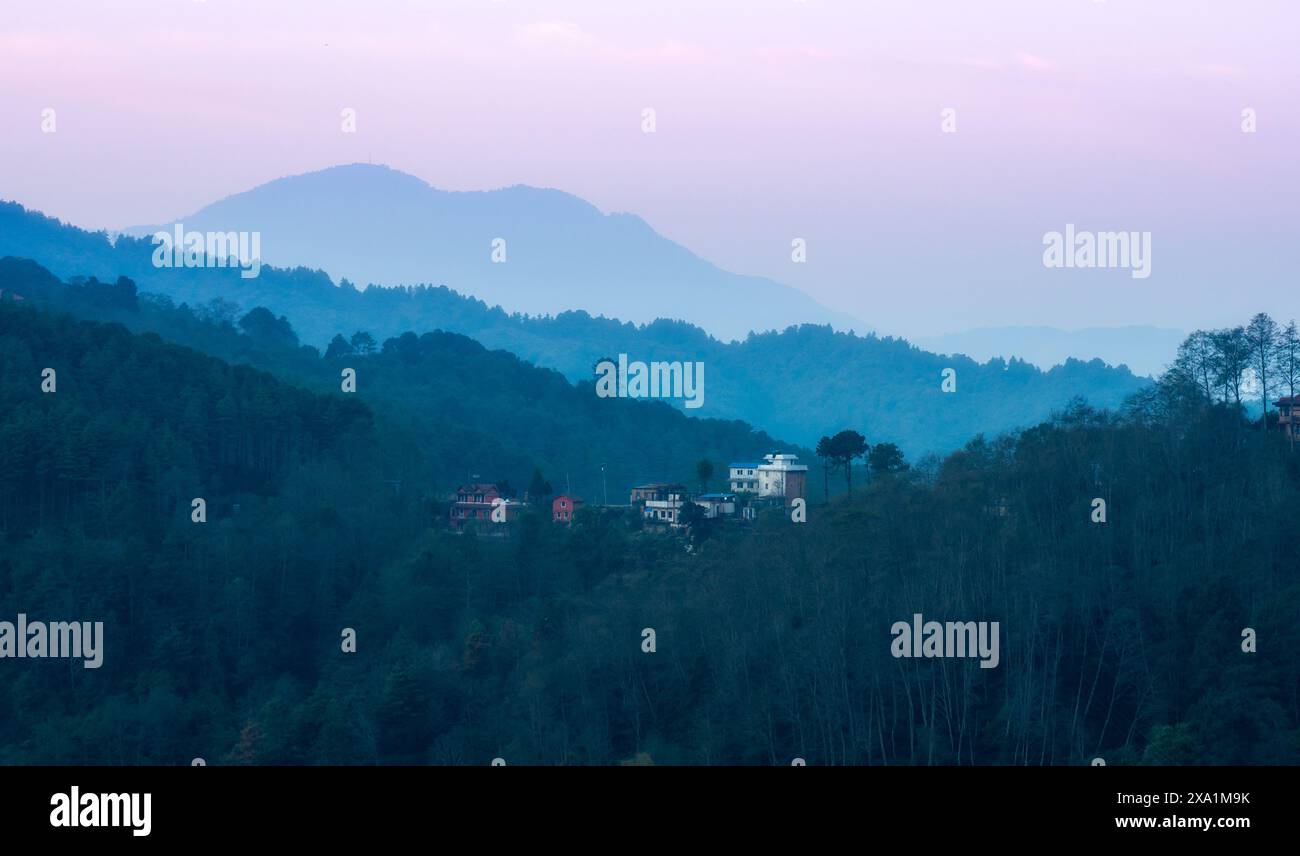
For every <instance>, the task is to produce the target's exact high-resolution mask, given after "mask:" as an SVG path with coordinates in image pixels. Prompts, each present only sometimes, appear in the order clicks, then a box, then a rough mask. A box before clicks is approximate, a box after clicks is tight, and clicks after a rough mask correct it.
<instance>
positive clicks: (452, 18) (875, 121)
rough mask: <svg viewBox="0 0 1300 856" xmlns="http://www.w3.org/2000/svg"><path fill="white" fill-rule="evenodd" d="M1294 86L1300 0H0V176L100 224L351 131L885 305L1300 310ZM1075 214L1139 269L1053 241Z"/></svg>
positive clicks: (334, 146)
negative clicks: (1100, 261) (1058, 258)
mask: <svg viewBox="0 0 1300 856" xmlns="http://www.w3.org/2000/svg"><path fill="white" fill-rule="evenodd" d="M1298 96H1300V4H1296V3H1295V2H1294V0H1289V2H1282V0H1277V2H1266V1H1265V0H1222V2H1220V1H1219V0H1213V2H1212V0H1107V2H1094V0H980V2H976V0H745V2H738V1H737V0H713V1H712V2H710V0H654V2H643V0H616V1H615V0H536V2H528V0H447V2H431V1H430V0H425V2H414V0H410V2H397V0H366V2H329V0H309V1H308V0H275V2H265V0H198V2H196V0H147V1H146V0H118V2H109V1H108V0H103V2H91V0H80V2H71V0H39V2H26V0H0V199H14V200H17V201H19V202H21V203H23V204H24V205H27V206H28V207H31V208H36V209H38V210H41V211H44V212H45V213H47V214H50V215H52V216H56V217H59V218H60V219H63V220H66V221H69V222H72V223H75V224H77V225H79V226H84V227H87V228H107V229H115V228H121V227H125V226H129V225H134V224H138V223H153V222H164V221H167V220H171V219H174V218H177V217H181V216H184V215H185V214H187V213H192V212H194V211H196V210H198V209H199V208H201V207H203V206H204V205H206V204H208V203H210V202H213V201H215V200H217V199H220V198H222V197H224V196H228V195H230V194H232V193H236V192H239V191H242V190H246V189H249V188H251V187H254V186H256V185H258V184H261V183H263V182H266V181H269V180H272V179H274V178H278V177H281V176H285V175H292V174H297V173H302V172H307V171H311V170H316V169H321V168H324V167H327V166H331V165H334V164H340V163H351V162H357V161H362V162H364V161H372V162H374V163H383V164H387V165H389V166H392V167H394V168H396V169H400V170H403V171H406V172H409V173H412V174H414V175H417V176H419V177H420V178H422V179H424V180H425V181H427V182H429V183H430V184H432V185H434V186H436V187H440V188H444V189H449V190H476V189H488V188H496V187H504V186H509V185H513V184H520V183H522V184H531V185H535V186H541V187H555V188H559V189H562V190H565V191H568V192H570V193H574V194H576V195H578V196H581V197H583V198H585V199H587V200H588V201H590V202H592V203H593V204H595V205H596V206H597V207H599V208H601V209H602V210H604V211H629V212H632V213H635V214H638V215H639V216H641V217H643V218H644V219H645V220H646V221H647V222H648V223H650V225H651V226H653V227H654V228H655V229H656V230H658V231H659V232H660V233H662V234H664V235H665V236H667V237H669V238H671V239H673V240H675V241H678V242H680V243H682V244H684V245H685V246H687V247H689V248H690V249H691V250H693V251H695V252H696V253H698V254H700V255H702V256H704V257H705V258H708V259H710V260H711V261H713V262H715V263H717V264H718V265H720V266H721V267H724V268H726V269H729V270H733V271H736V272H740V273H747V274H759V275H765V276H770V277H772V278H773V279H776V280H778V281H781V282H785V283H788V284H790V285H794V286H797V287H799V288H801V289H803V290H804V291H806V292H808V293H809V294H810V295H812V296H813V297H814V298H816V299H817V300H819V301H821V302H822V303H823V304H825V305H827V306H829V307H831V308H834V309H837V310H840V311H842V312H846V313H849V314H851V315H853V316H855V317H857V318H860V319H863V320H864V321H865V322H866V325H867V326H869V327H872V328H875V329H877V330H879V331H880V332H882V333H895V334H901V335H908V336H932V335H938V334H942V333H948V332H955V331H960V330H965V329H969V328H973V327H980V326H986V325H989V326H1004V325H1052V326H1058V327H1065V328H1079V327H1087V326H1111V325H1127V324H1154V325H1157V326H1161V327H1174V328H1179V329H1185V330H1186V329H1192V328H1195V327H1207V326H1222V325H1225V324H1229V323H1240V322H1242V321H1244V320H1245V319H1246V318H1248V317H1249V315H1251V314H1253V313H1254V312H1257V311H1260V310H1267V311H1270V312H1272V313H1273V314H1275V315H1277V316H1279V317H1281V318H1284V319H1285V318H1290V317H1293V316H1296V315H1300V289H1298V288H1297V277H1296V269H1295V266H1294V262H1293V260H1294V257H1295V249H1294V248H1295V247H1296V245H1297V241H1296V240H1295V237H1294V235H1295V230H1296V228H1297V224H1298V223H1300V218H1298V217H1297V214H1300V202H1298V201H1297V200H1298V198H1300V196H1298V194H1297V190H1298V189H1300V187H1298V185H1300V182H1298V181H1297V179H1298V177H1300V168H1298V167H1297V155H1298V153H1300V97H1298ZM646 108H650V109H653V110H654V116H655V127H654V131H653V133H646V132H645V131H644V130H643V111H644V110H645V109H646ZM47 109H53V110H54V111H55V114H54V115H55V122H56V125H55V131H54V133H47V132H45V130H43V127H42V122H43V111H45V110H47ZM344 109H352V110H355V111H356V114H355V115H356V132H355V133H344V132H343V130H342V123H341V118H340V117H341V111H342V110H344ZM946 110H951V111H953V112H951V113H948V114H945V112H944V111H946ZM1246 110H1250V111H1253V113H1252V115H1253V117H1254V131H1253V132H1252V133H1246V132H1244V131H1243V122H1244V121H1245V120H1244V119H1243V111H1246ZM945 115H947V116H948V117H950V119H951V120H953V121H955V125H954V124H953V123H952V121H949V123H948V126H947V127H948V129H949V130H947V131H946V130H945V125H944V120H945ZM954 127H955V131H952V130H951V129H952V128H954ZM1066 224H1073V225H1074V227H1075V228H1076V229H1077V230H1082V231H1094V232H1108V231H1133V232H1139V233H1142V232H1150V233H1151V273H1150V276H1148V277H1146V278H1141V279H1139V278H1134V277H1133V276H1131V273H1130V271H1128V270H1122V269H1106V270H1103V269H1051V268H1047V267H1045V266H1044V264H1043V251H1044V244H1043V236H1044V234H1045V233H1047V232H1051V231H1064V230H1065V228H1066ZM796 238H799V239H803V241H805V242H806V247H807V250H806V261H804V262H796V261H794V260H793V259H792V257H791V255H792V251H791V246H792V243H791V242H792V241H793V240H794V239H796ZM449 285H451V286H452V287H454V286H455V284H454V283H449ZM665 310H666V313H667V312H668V311H670V310H671V307H666V308H665Z"/></svg>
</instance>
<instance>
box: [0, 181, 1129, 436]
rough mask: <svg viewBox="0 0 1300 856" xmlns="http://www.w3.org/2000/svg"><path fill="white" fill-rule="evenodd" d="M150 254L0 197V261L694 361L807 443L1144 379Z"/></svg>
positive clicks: (223, 304)
mask: <svg viewBox="0 0 1300 856" xmlns="http://www.w3.org/2000/svg"><path fill="white" fill-rule="evenodd" d="M186 225H187V228H189V225H188V224H186ZM153 251H154V248H153V245H152V242H151V241H150V240H149V239H148V238H133V237H131V236H129V235H122V236H119V237H118V238H117V240H116V242H110V241H109V239H108V236H107V235H105V234H103V233H91V232H86V231H84V230H81V229H78V228H76V227H73V226H68V225H66V224H63V223H60V222H59V221H57V220H54V219H52V218H49V217H45V216H43V215H40V214H37V213H35V212H29V211H26V210H25V209H23V208H22V207H21V206H19V205H16V204H12V203H0V257H3V256H6V255H12V256H16V257H21V258H28V259H33V260H35V261H37V262H39V263H40V264H42V265H44V266H45V267H47V268H48V269H50V270H51V271H53V272H54V273H55V274H57V275H58V276H59V277H61V278H64V279H69V278H73V277H78V276H83V277H84V276H95V277H98V278H99V279H100V280H103V281H106V282H113V281H115V280H116V279H117V277H118V276H121V275H125V276H127V277H130V278H132V279H133V280H134V281H135V283H136V285H137V287H138V288H139V290H140V291H141V292H142V293H145V294H155V295H162V296H164V297H165V298H166V299H167V300H169V301H172V302H174V303H177V304H180V303H188V304H189V305H190V306H193V307H199V308H201V309H203V310H204V311H205V312H207V313H208V314H209V315H212V316H218V317H231V318H234V317H238V316H240V315H242V314H244V313H247V312H248V311H249V310H252V309H254V308H255V307H259V306H260V307H266V308H267V309H269V310H271V311H272V312H273V313H275V314H276V315H284V316H285V317H286V318H287V319H288V321H289V323H291V324H292V326H293V329H294V330H295V331H296V332H297V334H298V335H299V337H300V338H301V340H302V341H303V342H304V343H306V344H309V345H312V346H314V347H316V348H318V349H321V350H324V349H325V347H326V345H327V344H328V343H329V341H330V340H331V339H332V338H333V337H334V336H335V335H339V334H341V335H342V336H343V337H344V338H348V337H350V336H351V335H352V334H353V333H354V332H356V331H359V330H360V331H365V332H368V333H370V334H371V335H372V336H373V337H374V338H375V339H376V340H378V341H380V342H383V341H384V340H386V339H388V338H390V337H397V336H400V335H402V334H403V333H406V332H408V331H409V332H414V333H417V334H422V333H426V332H430V331H434V330H442V331H445V332H449V333H458V334H461V335H464V336H468V337H470V338H472V339H474V340H476V341H478V342H480V343H481V344H483V345H484V346H486V347H488V348H497V349H501V350H505V351H509V352H510V353H512V354H514V355H516V356H518V357H520V358H521V359H524V360H528V361H529V362H532V363H534V364H535V365H539V366H544V367H547V368H553V369H556V370H558V371H560V372H561V373H563V374H564V375H565V377H566V378H568V380H569V381H570V382H574V383H576V382H579V381H584V380H586V381H590V380H591V379H592V377H593V374H592V371H593V366H594V365H595V364H596V362H597V361H598V360H600V359H601V358H603V357H611V358H616V357H617V356H618V355H619V354H627V355H629V358H630V359H632V360H642V361H647V360H663V361H693V362H694V361H699V362H703V363H704V364H705V372H706V374H705V404H704V406H703V407H702V408H701V409H699V410H691V411H688V414H689V415H691V416H701V417H714V418H721V419H734V420H743V421H745V422H747V423H749V424H751V425H754V426H756V427H758V428H760V429H762V430H765V431H767V432H769V433H770V434H771V435H773V436H779V437H782V438H784V439H786V440H787V441H792V442H795V443H799V444H802V445H804V446H813V445H815V444H816V442H817V438H818V437H820V436H821V435H823V434H830V433H834V432H835V431H838V430H840V429H842V428H846V427H851V428H855V429H857V430H860V431H862V432H863V433H864V434H866V435H867V437H868V438H869V440H870V441H871V442H881V441H888V442H893V443H897V444H898V445H899V446H901V447H902V448H903V449H904V450H905V451H906V452H907V454H908V455H909V456H912V457H915V456H916V455H919V454H922V453H926V452H946V451H950V450H952V449H955V448H957V447H959V446H961V445H962V444H963V443H965V442H966V441H967V440H969V439H970V438H971V437H973V436H974V435H976V434H978V433H989V434H993V433H997V432H1000V431H1006V430H1011V429H1014V428H1017V427H1021V426H1025V425H1032V424H1035V423H1036V422H1039V421H1041V420H1042V419H1044V418H1046V417H1047V416H1048V415H1049V414H1050V413H1052V412H1053V411H1054V410H1059V409H1061V408H1062V407H1064V406H1065V405H1066V404H1067V402H1069V400H1070V399H1071V398H1073V397H1075V396H1080V397H1083V398H1086V399H1087V400H1088V401H1089V402H1090V403H1091V404H1093V405H1094V406H1096V407H1114V406H1117V405H1119V404H1120V403H1121V402H1122V401H1123V400H1124V399H1125V398H1126V397H1127V396H1128V395H1129V394H1131V393H1133V392H1135V391H1136V390H1138V389H1140V388H1142V387H1143V386H1145V384H1146V383H1147V381H1145V380H1143V379H1141V378H1138V377H1135V376H1134V375H1133V374H1132V373H1131V372H1130V371H1129V370H1128V369H1127V368H1126V367H1123V366H1120V367H1117V368H1116V367H1111V366H1108V365H1106V364H1105V363H1103V362H1102V361H1101V360H1092V361H1089V362H1082V361H1079V360H1067V361H1066V362H1065V363H1064V364H1063V365H1060V366H1056V367H1054V368H1052V369H1051V370H1049V371H1042V370H1040V369H1038V368H1036V367H1035V366H1033V365H1031V364H1029V363H1027V362H1025V361H1023V360H1019V359H1012V360H1001V359H993V360H988V361H983V362H980V361H976V360H972V359H970V358H968V357H964V356H952V357H947V356H940V355H938V354H934V353H930V352H927V351H924V350H922V349H920V348H917V347H916V346H914V345H912V344H910V343H908V342H907V341H905V340H902V339H898V338H892V337H879V336H876V335H866V336H858V335H854V334H850V333H844V332H836V331H834V330H833V329H832V328H831V327H830V326H827V325H801V326H792V327H789V328H787V329H785V330H783V331H781V332H767V333H761V334H752V335H750V336H747V337H746V338H745V339H744V340H743V341H736V342H722V341H719V340H718V339H716V338H714V337H711V336H710V335H709V334H708V333H707V332H705V331H704V330H703V329H701V328H700V327H697V326H694V325H691V324H687V323H685V322H682V321H670V320H658V321H654V322H652V323H649V324H632V323H630V322H624V321H618V320H614V319H610V318H603V317H593V316H592V315H590V314H589V313H587V312H584V311H574V312H565V313H561V314H559V315H556V316H553V317H551V316H547V317H535V316H527V315H522V314H518V313H508V312H506V311H504V310H502V309H501V308H500V307H491V306H488V305H487V304H485V303H484V302H483V301H481V300H477V299H474V298H470V297H466V296H464V295H461V294H458V293H457V292H455V291H453V290H451V289H449V288H447V287H445V286H438V287H414V288H368V289H365V290H357V289H355V288H351V287H347V286H341V285H336V284H335V283H334V282H333V281H331V279H330V278H329V277H328V276H327V275H326V274H325V273H323V272H321V271H317V270H310V269H307V268H296V269H293V270H282V269H280V268H276V267H271V266H267V267H264V268H263V269H262V271H261V274H260V276H258V277H256V278H253V279H245V278H243V277H242V276H241V275H240V273H241V272H240V271H239V270H237V269H233V268H207V267H204V268H157V267H154V265H153V263H152V257H153ZM158 332H160V333H161V334H162V335H166V331H165V330H163V331H158ZM449 368H450V369H452V370H454V369H455V367H449ZM948 368H951V369H954V370H955V371H956V374H957V378H956V379H957V392H956V393H952V394H950V393H944V392H943V391H942V389H941V375H942V373H943V371H944V370H945V369H948ZM675 403H678V404H680V402H675Z"/></svg>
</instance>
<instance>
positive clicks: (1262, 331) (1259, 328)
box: [1246, 312, 1281, 431]
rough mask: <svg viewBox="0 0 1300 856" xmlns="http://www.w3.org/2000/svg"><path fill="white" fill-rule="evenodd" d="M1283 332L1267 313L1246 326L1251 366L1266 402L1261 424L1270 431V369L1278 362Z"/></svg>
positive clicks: (1253, 319)
mask: <svg viewBox="0 0 1300 856" xmlns="http://www.w3.org/2000/svg"><path fill="white" fill-rule="evenodd" d="M1280 335H1281V331H1280V330H1278V326H1277V322H1276V321H1274V320H1273V319H1272V318H1271V317H1269V314H1268V313H1267V312H1260V313H1258V314H1256V315H1255V317H1254V318H1251V319H1250V323H1249V324H1247V325H1246V342H1247V344H1248V346H1249V348H1250V366H1251V369H1252V370H1254V372H1255V377H1256V378H1258V379H1259V395H1260V398H1262V399H1263V401H1264V415H1263V417H1262V419H1261V424H1262V425H1263V428H1264V430H1265V431H1267V430H1268V391H1269V377H1270V369H1272V368H1273V366H1274V363H1275V362H1276V360H1277V348H1278V338H1279V337H1280Z"/></svg>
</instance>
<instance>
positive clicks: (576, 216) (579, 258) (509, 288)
mask: <svg viewBox="0 0 1300 856" xmlns="http://www.w3.org/2000/svg"><path fill="white" fill-rule="evenodd" d="M176 222H180V223H183V224H184V226H185V228H186V229H195V230H198V231H204V232H206V231H228V230H229V231H236V232H240V231H246V232H260V233H261V242H262V257H263V260H264V261H265V262H267V263H269V264H273V265H276V266H278V267H297V266H300V265H301V266H307V267H312V268H318V269H321V270H324V271H325V272H326V273H328V274H330V275H331V276H332V277H333V278H334V279H335V280H339V279H341V278H346V279H348V280H350V281H352V282H354V283H356V284H357V285H358V286H365V285H369V284H376V285H387V286H393V285H415V284H420V283H427V284H431V285H441V284H445V285H449V286H451V287H452V288H455V289H456V290H457V291H459V292H460V293H462V294H467V295H471V296H473V297H477V298H480V299H482V300H484V301H486V302H487V303H488V304H490V305H492V304H495V305H500V306H502V307H504V308H505V309H507V310H508V311H512V312H524V313H528V314H555V313H558V312H562V311H565V310H570V309H582V310H585V311H587V312H590V313H592V314H593V315H606V316H609V317H611V318H619V319H622V320H624V321H634V322H645V321H653V320H654V319H656V318H676V319H681V320H685V321H689V322H691V323H693V324H696V325H698V326H700V327H702V328H704V329H705V330H707V331H709V332H710V333H711V334H713V335H715V336H718V337H719V338H722V339H731V338H744V336H745V335H746V334H747V333H748V332H749V331H750V330H756V331H764V330H770V329H781V328H784V327H785V326H787V325H789V324H794V323H803V322H812V323H830V324H833V325H834V326H835V327H837V328H839V329H850V328H854V327H856V328H857V329H864V327H865V325H863V324H862V323H861V322H858V321H855V320H854V319H852V318H849V317H847V316H844V315H840V314H838V313H836V312H833V311H831V310H829V309H826V308H825V307H823V306H821V305H819V304H818V303H816V302H815V301H814V300H813V299H812V298H810V297H808V296H807V295H806V294H804V293H803V292H801V291H798V290H797V289H794V288H791V287H789V286H785V285H782V284H780V283H777V282H774V281H772V280H770V279H765V278H762V277H753V276H741V275H738V274H734V273H728V272H727V271H724V270H721V269H720V268H718V267H716V266H714V265H713V264H711V263H709V262H708V261H705V260H704V259H702V258H700V257H699V256H696V255H695V254H693V253H692V252H690V251H689V250H687V249H686V248H685V247H683V246H681V245H680V244H676V243H674V242H672V241H670V240H668V239H667V238H665V237H663V236H662V235H660V234H658V233H657V232H655V231H654V229H652V228H650V226H649V225H647V224H646V222H645V221H644V220H642V219H641V218H640V217H637V216H634V215H632V214H605V213H602V212H601V211H600V210H599V209H597V208H596V207H595V206H594V205H591V204H590V203H588V202H585V201H584V200H582V199H579V198H578V197H576V196H573V195H570V194H568V193H564V192H562V191H559V190H551V189H542V188H536V187H528V186H523V185H519V186H515V187H507V188H503V189H500V190H489V191H474V192H451V191H445V190H439V189H437V188H434V187H431V186H429V185H428V184H426V183H425V182H424V181H422V180H420V179H419V178H416V177H415V176H412V175H408V174H406V173H403V172H399V171H397V170H394V169H389V168H388V167H384V166H374V165H368V164H351V165H349V166H337V167H332V168H330V169H325V170H321V171H319V172H312V173H306V174H304V175H296V176H290V177H287V178H281V179H278V180H276V181H272V182H269V183H267V184H264V185H261V186H259V187H256V188H254V189H252V190H249V191H246V192H244V193H238V194H235V195H234V196H230V197H228V198H226V199H223V200H221V201H219V202H215V203H213V204H211V205H209V206H207V207H206V208H203V209H202V210H200V211H197V212H195V213H193V214H189V215H187V216H185V217H182V218H180V219H179V220H178V221H176ZM174 225H175V224H174V223H165V224H161V225H154V226H135V227H131V228H128V229H125V230H124V231H125V232H126V233H127V234H132V235H146V234H152V233H153V232H154V231H156V230H158V229H165V230H170V229H171V228H173V227H174ZM498 240H500V241H502V242H504V243H501V244H495V243H494V242H497V241H498ZM494 259H496V261H494Z"/></svg>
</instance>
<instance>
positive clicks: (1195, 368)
mask: <svg viewBox="0 0 1300 856" xmlns="http://www.w3.org/2000/svg"><path fill="white" fill-rule="evenodd" d="M1174 367H1175V368H1177V369H1178V370H1179V371H1180V372H1181V373H1182V374H1183V375H1184V376H1186V377H1187V378H1189V379H1191V380H1192V381H1193V382H1194V383H1196V385H1197V386H1199V387H1200V388H1201V389H1203V390H1204V391H1205V397H1206V398H1209V399H1211V400H1213V398H1214V371H1215V370H1214V342H1213V341H1212V340H1211V339H1210V334H1209V333H1206V332H1205V331H1204V330H1197V331H1196V332H1195V333H1193V334H1192V335H1190V336H1188V337H1187V338H1186V339H1185V340H1184V341H1183V343H1182V344H1181V345H1179V346H1178V358H1177V359H1176V360H1175V361H1174Z"/></svg>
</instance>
